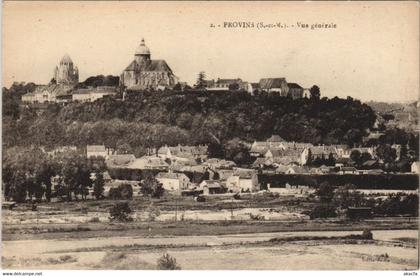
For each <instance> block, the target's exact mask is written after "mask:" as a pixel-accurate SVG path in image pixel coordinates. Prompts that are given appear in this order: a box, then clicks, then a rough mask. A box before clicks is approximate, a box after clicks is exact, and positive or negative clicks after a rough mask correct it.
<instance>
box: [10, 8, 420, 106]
mask: <svg viewBox="0 0 420 276" xmlns="http://www.w3.org/2000/svg"><path fill="white" fill-rule="evenodd" d="M418 11H419V10H418V5H417V3H416V2H414V1H413V2H400V3H396V2H382V3H374V2H365V3H362V2H341V3H338V2H328V3H314V2H289V3H285V2H281V3H280V2H276V3H269V2H260V3H255V2H243V3H236V2H224V3H223V2H201V3H192V2H179V3H173V2H157V3H144V2H143V3H140V2H111V3H109V2H108V3H106V2H86V3H81V2H56V3H51V2H44V3H42V2H6V3H3V37H2V39H3V42H2V43H3V86H10V85H11V84H12V83H13V82H14V81H25V82H30V81H32V82H35V83H38V84H45V83H48V82H49V80H50V79H51V78H52V76H53V69H54V67H55V66H56V65H57V64H58V62H59V60H60V59H61V57H62V56H63V55H64V54H65V53H68V54H69V55H70V56H71V58H72V59H73V61H74V63H75V64H76V65H77V66H78V68H79V72H80V81H83V80H85V79H86V78H87V77H89V76H92V75H99V74H103V75H108V74H112V75H120V74H121V72H122V71H123V69H124V68H125V67H126V66H127V65H128V64H129V63H130V61H131V60H132V59H133V55H134V51H135V49H136V47H137V45H138V44H139V43H140V40H141V38H142V37H144V39H145V41H146V45H147V46H148V47H149V48H150V50H151V54H152V59H164V60H166V61H167V63H168V64H169V66H170V67H171V68H172V70H173V71H174V73H175V74H176V75H177V76H178V77H179V78H180V80H181V81H187V82H189V83H194V82H195V79H196V75H197V73H198V72H199V71H205V72H206V74H207V76H208V78H218V77H220V78H237V77H239V78H241V79H243V80H246V81H252V82H256V81H258V80H259V79H260V78H263V77H285V78H286V79H287V81H289V82H296V83H299V84H300V85H301V86H303V87H310V86H312V85H313V84H317V85H318V86H319V87H320V88H321V93H322V95H323V96H328V97H333V96H336V95H337V96H339V97H346V96H352V97H354V98H358V99H362V100H364V101H366V100H378V101H408V100H415V99H417V98H418V93H419V37H418V36H419V25H418V24H419V18H418ZM234 21H247V22H254V24H255V23H258V22H265V23H277V22H280V23H286V24H288V25H289V26H291V25H292V24H293V25H296V24H297V22H302V23H307V24H309V25H311V24H313V23H335V24H336V25H337V28H335V29H321V30H310V29H299V28H296V27H295V28H292V27H290V28H288V29H280V28H274V29H264V30H259V29H257V28H246V29H244V28H222V27H220V28H210V24H212V23H213V24H215V25H218V24H221V25H223V23H224V22H234Z"/></svg>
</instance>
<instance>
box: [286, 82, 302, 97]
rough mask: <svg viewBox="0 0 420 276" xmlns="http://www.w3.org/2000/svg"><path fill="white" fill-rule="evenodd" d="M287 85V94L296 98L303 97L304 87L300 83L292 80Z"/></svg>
mask: <svg viewBox="0 0 420 276" xmlns="http://www.w3.org/2000/svg"><path fill="white" fill-rule="evenodd" d="M287 87H288V88H289V92H288V95H287V96H290V97H292V99H294V100H295V99H301V98H303V88H302V87H301V86H300V85H299V84H297V83H293V82H291V83H288V84H287Z"/></svg>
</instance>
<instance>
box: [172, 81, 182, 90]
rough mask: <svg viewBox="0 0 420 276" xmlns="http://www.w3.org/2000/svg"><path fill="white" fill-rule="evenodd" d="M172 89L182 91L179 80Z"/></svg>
mask: <svg viewBox="0 0 420 276" xmlns="http://www.w3.org/2000/svg"><path fill="white" fill-rule="evenodd" d="M173 90H174V91H182V86H181V84H180V83H179V82H178V83H177V84H175V85H174V88H173Z"/></svg>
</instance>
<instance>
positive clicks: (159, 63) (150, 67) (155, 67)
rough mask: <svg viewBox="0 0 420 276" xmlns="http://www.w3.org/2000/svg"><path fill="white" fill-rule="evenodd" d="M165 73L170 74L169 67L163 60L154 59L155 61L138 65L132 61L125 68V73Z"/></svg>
mask: <svg viewBox="0 0 420 276" xmlns="http://www.w3.org/2000/svg"><path fill="white" fill-rule="evenodd" d="M137 70H139V71H166V72H172V70H171V68H170V67H169V65H168V64H167V63H166V61H164V60H160V59H156V60H150V61H147V62H145V63H142V64H138V63H137V61H135V60H133V61H132V62H131V63H130V64H129V65H128V66H127V68H125V71H137Z"/></svg>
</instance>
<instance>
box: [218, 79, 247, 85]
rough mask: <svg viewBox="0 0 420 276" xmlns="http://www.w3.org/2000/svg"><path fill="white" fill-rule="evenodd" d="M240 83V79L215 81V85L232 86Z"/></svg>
mask: <svg viewBox="0 0 420 276" xmlns="http://www.w3.org/2000/svg"><path fill="white" fill-rule="evenodd" d="M240 82H242V80H241V79H217V81H216V84H233V83H240Z"/></svg>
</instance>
